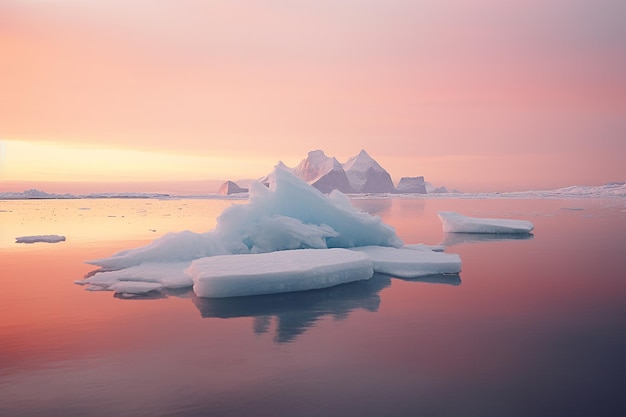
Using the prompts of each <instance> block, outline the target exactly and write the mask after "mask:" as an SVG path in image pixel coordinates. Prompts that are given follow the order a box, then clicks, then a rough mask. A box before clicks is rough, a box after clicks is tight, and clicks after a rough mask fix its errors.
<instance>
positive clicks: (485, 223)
mask: <svg viewBox="0 0 626 417" xmlns="http://www.w3.org/2000/svg"><path fill="white" fill-rule="evenodd" d="M438 215H439V219H440V220H441V223H442V224H443V231H444V232H446V233H530V232H531V231H532V230H533V229H534V226H533V224H532V223H531V222H529V221H527V220H511V219H487V218H478V217H468V216H464V215H462V214H458V213H454V212H451V211H441V212H439V213H438Z"/></svg>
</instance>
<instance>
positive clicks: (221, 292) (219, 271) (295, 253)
mask: <svg viewBox="0 0 626 417" xmlns="http://www.w3.org/2000/svg"><path fill="white" fill-rule="evenodd" d="M186 272H187V273H188V274H189V275H191V277H192V278H193V282H194V286H193V290H194V292H195V293H196V295H198V296H199V297H212V298H221V297H238V296H244V295H259V294H273V293H283V292H292V291H306V290H313V289H318V288H327V287H332V286H335V285H339V284H344V283H347V282H352V281H359V280H365V279H369V278H371V277H372V275H373V273H374V271H373V270H372V261H371V260H370V258H369V257H368V256H367V255H365V254H362V253H358V252H353V251H350V250H347V249H299V250H289V251H279V252H271V253H263V254H246V255H226V256H212V257H207V258H202V259H196V260H195V261H193V262H192V263H191V266H190V267H189V268H188V269H187V270H186Z"/></svg>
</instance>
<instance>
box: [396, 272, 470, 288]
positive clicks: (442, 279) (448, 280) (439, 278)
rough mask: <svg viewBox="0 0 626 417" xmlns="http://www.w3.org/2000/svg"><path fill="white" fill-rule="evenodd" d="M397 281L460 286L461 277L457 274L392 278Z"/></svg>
mask: <svg viewBox="0 0 626 417" xmlns="http://www.w3.org/2000/svg"><path fill="white" fill-rule="evenodd" d="M394 278H397V279H401V280H403V281H409V282H425V283H428V284H445V285H454V286H459V285H461V276H460V275H459V274H436V275H428V276H425V277H417V278H400V277H394Z"/></svg>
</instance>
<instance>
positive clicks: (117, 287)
mask: <svg viewBox="0 0 626 417" xmlns="http://www.w3.org/2000/svg"><path fill="white" fill-rule="evenodd" d="M161 288H163V285H162V284H159V283H157V282H137V281H120V282H118V283H117V284H113V285H111V286H110V287H109V288H108V289H109V290H111V291H115V292H116V293H118V294H145V293H148V292H150V291H156V290H160V289H161Z"/></svg>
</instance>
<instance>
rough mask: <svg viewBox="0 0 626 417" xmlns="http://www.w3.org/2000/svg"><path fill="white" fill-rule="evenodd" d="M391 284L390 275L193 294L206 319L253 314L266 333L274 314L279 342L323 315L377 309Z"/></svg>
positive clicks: (292, 337) (343, 315) (256, 325)
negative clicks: (278, 289) (310, 286)
mask: <svg viewBox="0 0 626 417" xmlns="http://www.w3.org/2000/svg"><path fill="white" fill-rule="evenodd" d="M390 285H391V277H389V276H387V275H381V274H375V275H374V276H373V277H372V278H371V279H369V280H365V281H358V282H352V283H349V284H343V285H338V286H336V287H331V288H325V289H321V290H313V291H302V292H293V293H283V294H268V295H257V296H249V297H232V298H201V297H197V296H196V295H195V294H193V293H191V299H192V302H193V304H194V305H195V306H196V307H197V308H198V310H199V311H200V314H201V316H202V317H203V318H237V317H253V318H254V324H253V330H254V332H255V333H258V334H262V333H266V332H268V331H269V329H270V325H271V321H272V320H271V319H272V317H275V322H276V335H275V337H274V340H275V341H276V342H277V343H289V342H292V341H293V340H295V338H296V337H297V336H298V335H300V334H302V333H304V332H305V331H306V330H307V329H309V328H311V327H313V326H314V325H315V323H316V322H317V321H318V320H319V319H320V318H322V317H324V316H333V317H335V318H338V319H343V318H346V317H348V315H349V314H350V313H351V312H352V311H354V310H356V309H364V310H367V311H371V312H376V311H378V307H379V305H380V296H379V292H380V291H381V290H382V289H383V288H386V287H388V286H390Z"/></svg>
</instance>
